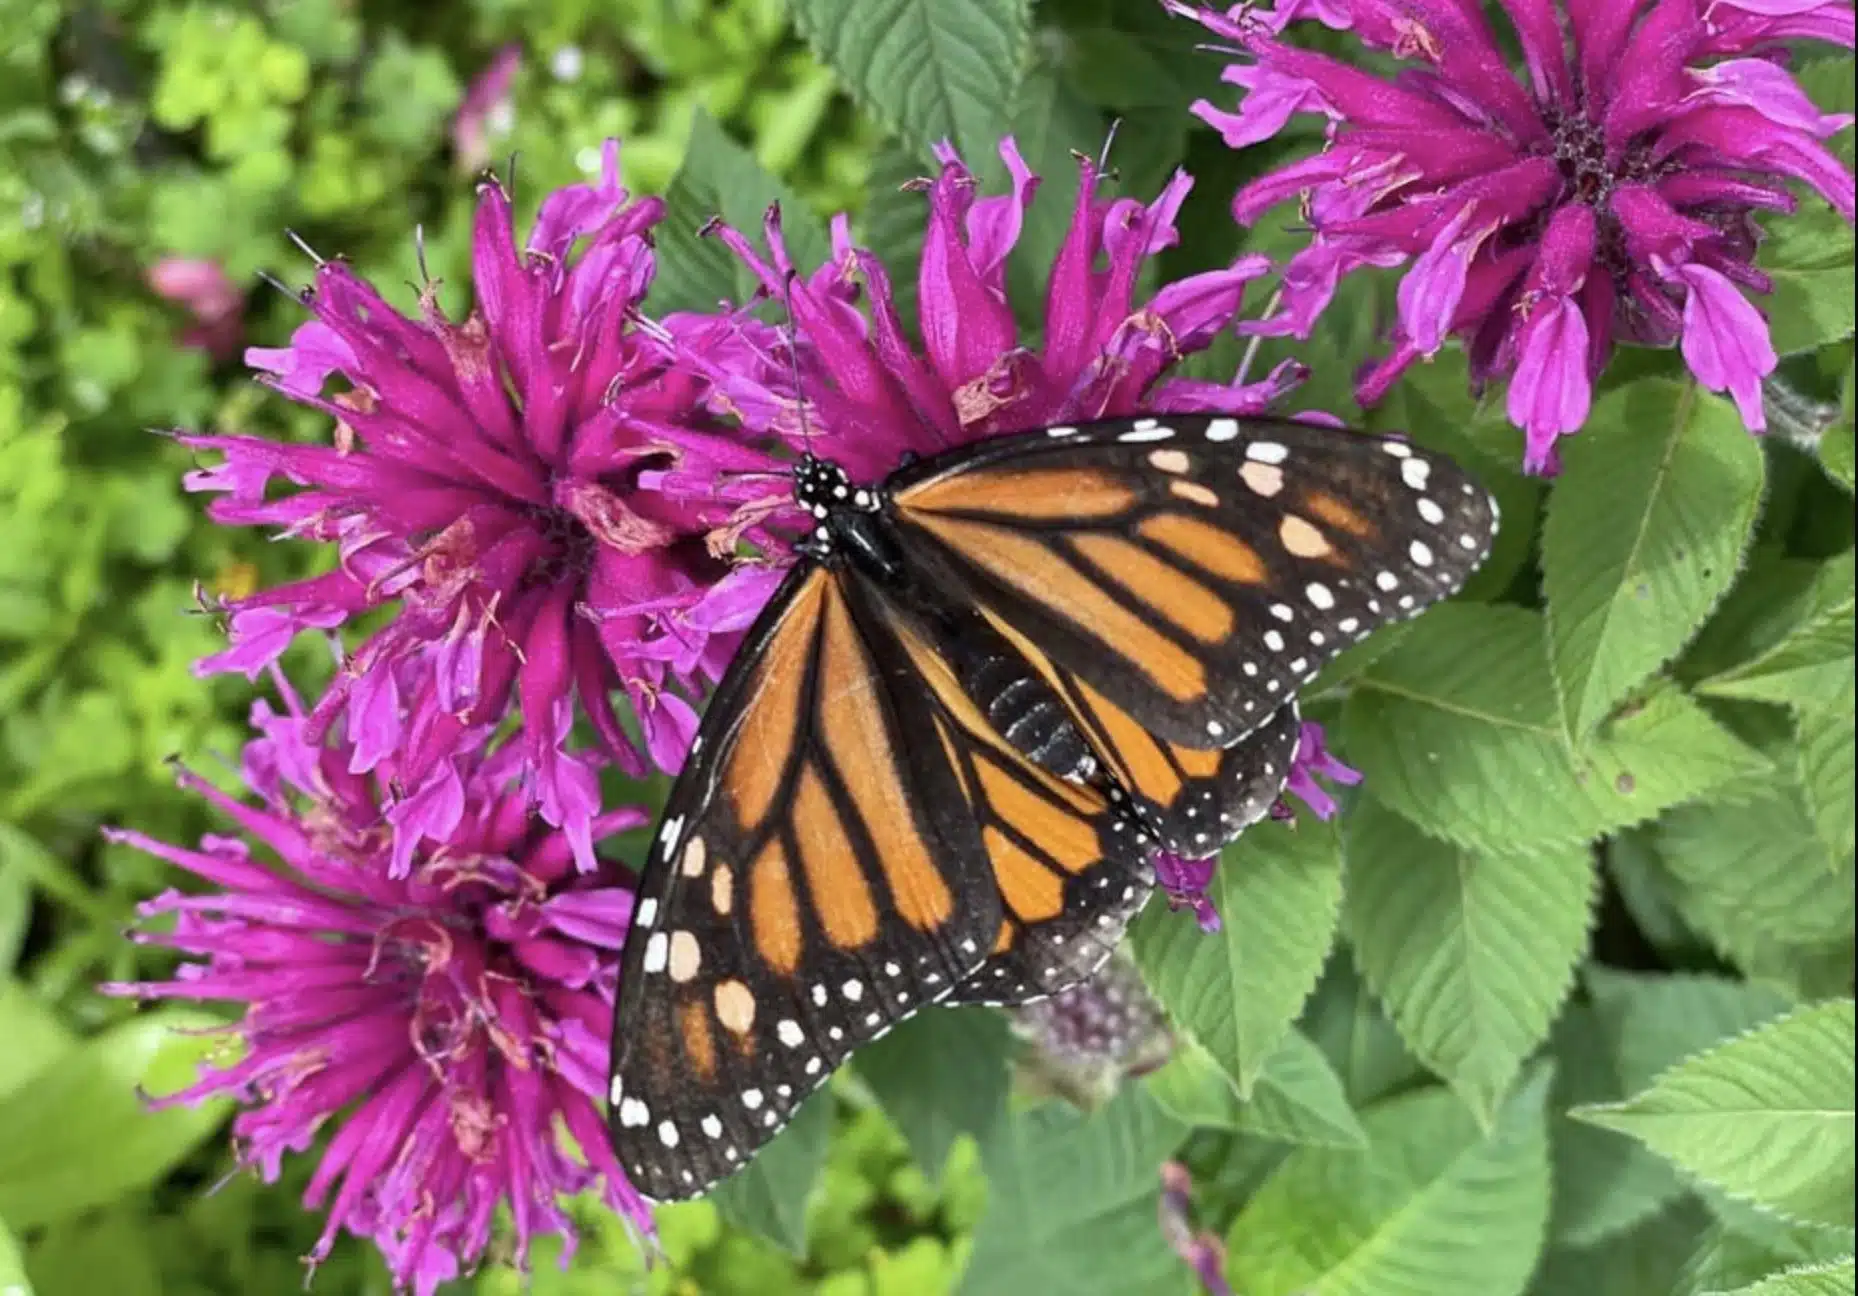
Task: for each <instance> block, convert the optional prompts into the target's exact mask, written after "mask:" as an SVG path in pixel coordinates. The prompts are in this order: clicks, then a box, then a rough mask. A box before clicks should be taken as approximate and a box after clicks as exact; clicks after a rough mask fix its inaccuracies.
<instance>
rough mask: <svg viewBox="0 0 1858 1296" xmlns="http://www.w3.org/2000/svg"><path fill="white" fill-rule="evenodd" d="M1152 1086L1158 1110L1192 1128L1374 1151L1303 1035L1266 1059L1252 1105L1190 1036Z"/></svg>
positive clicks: (1326, 1062)
mask: <svg viewBox="0 0 1858 1296" xmlns="http://www.w3.org/2000/svg"><path fill="white" fill-rule="evenodd" d="M1146 1084H1147V1085H1148V1089H1149V1092H1150V1093H1151V1094H1153V1095H1154V1098H1155V1101H1156V1102H1158V1103H1160V1104H1161V1105H1162V1106H1163V1107H1165V1108H1166V1109H1167V1110H1168V1111H1169V1112H1171V1113H1172V1114H1173V1115H1174V1116H1175V1117H1177V1118H1178V1119H1180V1120H1182V1121H1184V1122H1186V1123H1187V1124H1189V1125H1198V1126H1202V1127H1205V1128H1210V1129H1228V1130H1233V1131H1235V1132H1238V1133H1241V1134H1251V1135H1254V1136H1255V1137H1258V1138H1261V1139H1270V1140H1273V1141H1275V1142H1282V1143H1297V1144H1304V1145H1307V1146H1311V1147H1337V1148H1362V1147H1366V1146H1367V1141H1368V1140H1367V1135H1366V1134H1364V1133H1363V1132H1362V1129H1361V1122H1360V1121H1359V1120H1357V1119H1356V1117H1355V1113H1354V1111H1353V1110H1352V1109H1351V1108H1350V1107H1349V1105H1348V1095H1347V1094H1346V1093H1344V1092H1343V1091H1342V1081H1341V1079H1340V1078H1339V1077H1338V1076H1337V1075H1336V1074H1335V1072H1334V1070H1332V1069H1331V1068H1330V1066H1329V1060H1328V1059H1327V1058H1325V1057H1324V1056H1323V1054H1322V1051H1321V1050H1320V1049H1318V1048H1317V1047H1316V1046H1315V1045H1314V1044H1312V1043H1311V1042H1310V1041H1309V1039H1308V1038H1307V1037H1305V1036H1304V1035H1303V1034H1302V1033H1301V1032H1298V1031H1292V1032H1291V1033H1290V1034H1289V1035H1286V1036H1285V1037H1284V1042H1283V1043H1282V1044H1281V1045H1280V1046H1279V1047H1278V1050H1277V1052H1275V1053H1273V1054H1272V1055H1271V1056H1270V1057H1269V1058H1268V1059H1266V1061H1265V1066H1264V1070H1263V1071H1262V1072H1260V1073H1259V1076H1258V1080H1257V1083H1256V1084H1254V1085H1253V1086H1252V1096H1251V1100H1250V1101H1249V1102H1247V1101H1245V1100H1243V1099H1241V1098H1240V1097H1239V1091H1238V1089H1237V1087H1236V1086H1234V1084H1233V1083H1232V1077H1230V1076H1228V1075H1227V1074H1226V1073H1225V1071H1224V1069H1222V1068H1221V1067H1220V1065H1219V1063H1218V1062H1216V1061H1215V1060H1214V1059H1213V1056H1212V1055H1211V1054H1210V1053H1208V1052H1207V1051H1206V1050H1205V1049H1204V1048H1202V1047H1201V1046H1200V1044H1199V1043H1198V1042H1197V1041H1196V1040H1194V1039H1193V1038H1192V1037H1191V1036H1188V1037H1186V1038H1184V1039H1182V1040H1181V1041H1180V1043H1179V1044H1178V1045H1177V1046H1176V1048H1175V1051H1174V1056H1173V1057H1172V1058H1171V1059H1169V1061H1168V1064H1167V1065H1166V1066H1164V1067H1162V1068H1161V1070H1159V1071H1157V1072H1155V1073H1154V1074H1153V1075H1152V1076H1149V1077H1148V1079H1147V1081H1146Z"/></svg>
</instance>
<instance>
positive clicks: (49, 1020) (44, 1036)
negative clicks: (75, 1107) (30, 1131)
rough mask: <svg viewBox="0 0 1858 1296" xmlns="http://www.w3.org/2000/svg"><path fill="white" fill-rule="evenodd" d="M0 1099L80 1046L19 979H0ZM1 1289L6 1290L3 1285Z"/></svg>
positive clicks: (63, 1025) (54, 1015)
mask: <svg viewBox="0 0 1858 1296" xmlns="http://www.w3.org/2000/svg"><path fill="white" fill-rule="evenodd" d="M0 1040H5V1041H6V1048H5V1049H0V1101H3V1100H5V1099H6V1098H7V1097H9V1096H10V1095H12V1094H15V1093H17V1092H19V1091H20V1090H21V1089H23V1088H25V1087H26V1085H27V1084H29V1083H30V1082H31V1081H32V1079H33V1077H34V1076H37V1075H39V1074H40V1073H41V1072H43V1071H44V1070H45V1069H46V1068H47V1067H49V1066H51V1065H52V1064H53V1063H54V1062H56V1061H58V1059H59V1058H61V1057H63V1056H64V1055H65V1054H66V1053H69V1052H70V1051H71V1050H72V1049H74V1048H76V1047H77V1043H78V1041H77V1036H75V1035H73V1034H72V1033H71V1030H70V1028H69V1027H67V1026H66V1025H65V1024H64V1022H62V1021H61V1020H59V1017H58V1014H57V1013H56V1012H54V1011H53V1010H52V1009H51V1008H50V1007H48V1006H47V1005H46V1003H45V1002H44V1001H43V1000H42V999H40V998H39V997H38V996H37V995H35V994H33V993H32V991H31V990H29V989H27V988H26V987H25V986H23V985H21V984H20V983H19V982H17V981H0ZM0 1290H4V1289H3V1288H0Z"/></svg>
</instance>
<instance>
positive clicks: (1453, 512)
mask: <svg viewBox="0 0 1858 1296" xmlns="http://www.w3.org/2000/svg"><path fill="white" fill-rule="evenodd" d="M887 489H888V490H889V491H890V492H891V498H892V500H893V505H894V511H895V516H896V519H897V531H898V534H899V536H900V537H901V538H902V540H903V543H904V545H905V548H906V551H907V552H909V554H910V555H911V561H912V562H913V563H915V564H917V565H919V566H921V567H923V568H924V569H925V570H934V571H937V572H939V573H944V574H945V579H946V581H947V583H948V585H949V587H950V588H951V590H952V591H953V592H954V594H953V595H952V596H958V597H962V598H964V599H966V600H968V601H971V602H973V603H975V604H977V605H979V606H981V607H983V608H985V609H987V610H988V611H989V612H990V613H991V614H993V615H995V616H997V617H998V618H999V619H1000V620H1001V621H1003V622H1006V623H1008V624H1010V625H1011V626H1013V627H1014V628H1015V629H1016V630H1017V631H1018V632H1019V633H1020V634H1021V635H1022V636H1023V637H1024V638H1025V639H1026V640H1028V641H1030V642H1033V643H1036V644H1037V645H1038V647H1039V648H1040V650H1041V651H1042V652H1044V653H1045V654H1046V655H1047V656H1048V657H1049V658H1050V659H1051V660H1052V661H1053V662H1054V663H1055V664H1056V665H1057V666H1058V667H1059V668H1060V669H1062V670H1065V671H1067V672H1069V673H1071V674H1073V675H1075V676H1076V677H1077V678H1078V679H1080V680H1082V681H1083V682H1085V683H1086V684H1088V685H1089V686H1091V687H1092V688H1094V689H1096V690H1097V691H1098V692H1100V693H1101V694H1102V695H1103V696H1104V697H1106V698H1107V699H1108V700H1109V701H1110V702H1111V703H1113V704H1114V705H1115V706H1116V707H1117V708H1119V709H1121V710H1122V711H1124V712H1126V713H1127V714H1128V715H1129V716H1130V717H1131V718H1132V719H1133V720H1134V722H1135V723H1136V724H1138V725H1140V726H1141V727H1142V728H1143V729H1145V730H1148V731H1149V732H1151V733H1153V734H1155V735H1157V736H1158V737H1160V738H1162V739H1164V740H1166V741H1168V742H1171V743H1176V744H1179V745H1182V746H1187V747H1202V748H1212V747H1224V746H1227V745H1229V744H1230V743H1232V742H1233V741H1234V740H1236V739H1237V738H1238V737H1240V736H1242V735H1243V734H1245V733H1248V732H1250V731H1251V730H1252V729H1255V728H1257V727H1258V726H1259V725H1261V724H1263V723H1264V722H1265V721H1266V720H1267V718H1268V717H1270V716H1271V715H1272V714H1273V713H1275V712H1276V711H1277V709H1278V707H1279V706H1280V705H1281V704H1282V703H1283V702H1284V701H1285V700H1286V699H1287V698H1289V697H1290V696H1291V694H1292V693H1293V692H1294V691H1295V690H1296V689H1297V688H1298V687H1299V686H1300V685H1302V684H1304V683H1306V682H1307V681H1308V680H1309V679H1310V678H1311V677H1312V676H1313V675H1314V674H1315V673H1316V671H1317V670H1318V669H1319V668H1320V667H1321V665H1322V664H1323V663H1324V662H1326V661H1327V660H1328V659H1329V658H1331V657H1332V656H1334V655H1335V654H1336V653H1337V652H1339V651H1340V650H1341V649H1343V648H1345V647H1347V646H1349V645H1350V644H1352V643H1354V642H1356V641H1357V640H1359V639H1361V638H1364V637H1366V636H1367V635H1368V634H1369V633H1370V632H1372V631H1373V630H1374V629H1375V628H1377V627H1379V626H1381V625H1384V624H1386V623H1388V622H1391V621H1395V620H1400V619H1402V618H1405V617H1408V616H1411V615H1413V614H1415V613H1417V612H1418V611H1419V610H1420V609H1421V608H1423V607H1425V606H1426V605H1428V604H1430V603H1433V602H1435V601H1437V600H1438V599H1440V598H1443V597H1445V596H1446V595H1448V594H1450V593H1452V592H1454V591H1455V590H1457V589H1458V588H1459V586H1461V585H1462V584H1463V582H1464V580H1465V578H1466V577H1467V576H1468V575H1469V574H1470V572H1471V571H1473V570H1474V569H1475V568H1476V566H1477V564H1478V563H1479V562H1481V561H1482V559H1483V557H1484V555H1485V553H1486V552H1487V550H1488V548H1489V545H1490V541H1491V538H1492V536H1493V535H1494V532H1495V524H1496V512H1495V506H1494V503H1493V501H1492V500H1491V499H1490V497H1489V495H1488V494H1486V493H1485V492H1484V491H1483V490H1482V489H1480V488H1479V487H1477V486H1476V484H1475V483H1473V482H1472V481H1471V479H1470V478H1469V477H1468V476H1467V475H1466V474H1465V473H1464V472H1462V471H1461V470H1460V469H1459V468H1457V466H1456V465H1454V464H1453V463H1451V461H1450V460H1447V459H1445V458H1443V457H1441V456H1436V455H1432V454H1430V453H1429V452H1427V451H1425V450H1423V449H1421V448H1418V447H1415V446H1413V445H1411V444H1409V443H1407V442H1405V441H1400V440H1396V439H1392V438H1386V437H1379V436H1371V435H1368V434H1366V433H1360V432H1353V431H1348V430H1344V429H1338V428H1330V427H1323V426H1318V425H1314V424H1306V423H1298V422H1291V421H1284V420H1276V419H1237V418H1224V417H1216V416H1208V415H1168V416H1164V417H1160V418H1147V419H1134V420H1115V421H1110V422H1105V423H1098V424H1089V425H1085V426H1083V427H1079V428H1053V429H1050V430H1049V432H1048V433H1046V434H1044V435H1041V436H1024V437H1012V438H1003V439H1001V440H1000V441H997V442H992V443H988V444H986V445H983V446H977V447H968V448H965V449H962V450H957V451H953V452H950V453H949V454H945V455H942V456H938V457H937V458H935V459H932V460H927V461H924V462H921V463H918V464H914V465H912V466H910V467H909V468H906V469H903V470H902V471H900V472H898V473H896V474H894V475H893V476H892V478H891V480H890V481H889V482H888V483H887Z"/></svg>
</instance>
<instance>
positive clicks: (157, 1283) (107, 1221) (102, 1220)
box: [0, 1207, 164, 1296]
mask: <svg viewBox="0 0 1858 1296" xmlns="http://www.w3.org/2000/svg"><path fill="white" fill-rule="evenodd" d="M150 1234H151V1230H150V1228H149V1227H148V1225H147V1224H146V1223H144V1215H143V1212H139V1211H133V1210H130V1209H129V1208H128V1207H125V1208H123V1209H121V1210H115V1211H110V1212H108V1213H106V1214H102V1215H91V1216H87V1217H84V1218H82V1219H74V1220H69V1221H66V1222H64V1223H62V1224H58V1225H56V1226H54V1227H52V1228H50V1229H47V1230H46V1231H45V1232H44V1233H43V1234H41V1235H40V1236H39V1237H38V1238H37V1239H36V1240H35V1241H34V1243H33V1246H32V1250H31V1252H30V1253H29V1254H28V1256H27V1259H26V1264H27V1268H28V1269H29V1271H30V1272H31V1274H32V1277H33V1280H34V1281H35V1282H36V1283H37V1284H38V1287H39V1290H40V1291H42V1292H45V1293H47V1296H58V1294H59V1293H62V1292H70V1293H78V1292H108V1293H109V1294H110V1296H162V1291H163V1286H164V1284H163V1282H162V1278H163V1274H162V1272H161V1266H160V1264H159V1261H158V1253H157V1252H156V1250H155V1247H154V1239H153V1237H151V1235H150ZM0 1296H13V1292H12V1289H11V1288H9V1287H7V1286H5V1284H4V1281H0Z"/></svg>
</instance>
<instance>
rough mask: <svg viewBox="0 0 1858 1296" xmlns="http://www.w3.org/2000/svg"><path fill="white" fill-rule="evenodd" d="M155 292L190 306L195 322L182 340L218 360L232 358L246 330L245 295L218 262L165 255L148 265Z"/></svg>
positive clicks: (172, 300)
mask: <svg viewBox="0 0 1858 1296" xmlns="http://www.w3.org/2000/svg"><path fill="white" fill-rule="evenodd" d="M148 286H149V287H150V288H151V289H153V290H154V292H155V294H156V295H157V296H160V297H165V298H166V299H167V300H169V301H171V302H175V303H177V304H179V305H181V306H184V307H186V308H187V312H188V314H190V315H192V316H193V317H194V323H193V324H192V326H190V327H189V328H188V329H187V330H186V331H185V332H183V333H182V334H181V342H182V343H183V344H184V345H186V346H190V347H198V348H199V349H200V350H202V351H205V352H206V353H207V354H208V355H210V356H212V357H213V358H214V359H215V360H229V359H231V358H232V356H233V354H234V353H235V352H236V351H237V350H238V349H239V338H240V336H241V334H242V333H243V332H244V327H245V321H244V318H243V317H244V314H245V294H244V293H242V292H240V291H239V289H238V286H237V285H236V284H234V283H233V282H232V278H231V276H230V275H228V274H227V273H226V268H225V267H224V266H222V265H220V263H219V262H217V261H208V260H202V259H199V258H196V257H163V258H162V259H161V260H159V261H157V262H155V264H154V265H152V266H150V267H149V268H148Z"/></svg>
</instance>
